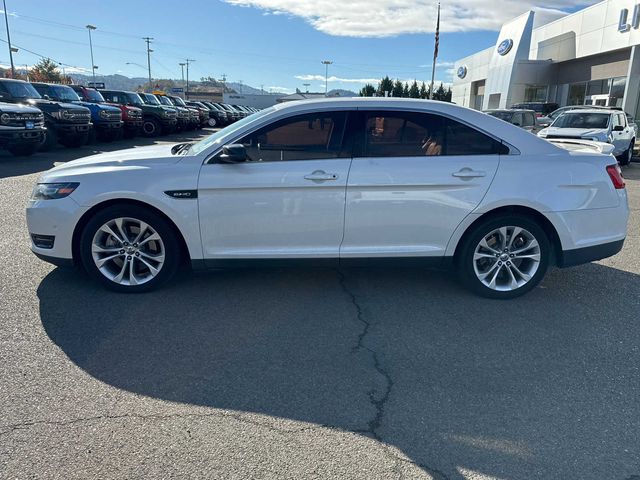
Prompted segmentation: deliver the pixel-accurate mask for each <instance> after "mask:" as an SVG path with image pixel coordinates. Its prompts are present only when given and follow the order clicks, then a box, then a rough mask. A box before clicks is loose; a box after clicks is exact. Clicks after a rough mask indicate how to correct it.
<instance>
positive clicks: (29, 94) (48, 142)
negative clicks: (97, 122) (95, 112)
mask: <svg viewBox="0 0 640 480" xmlns="http://www.w3.org/2000/svg"><path fill="white" fill-rule="evenodd" d="M0 101H2V102H10V103H25V104H27V105H31V106H34V107H37V108H39V109H40V110H41V111H42V113H43V114H44V123H45V127H46V132H45V136H44V140H43V141H42V143H41V144H40V149H41V150H49V149H51V148H53V146H54V145H57V144H58V143H61V144H62V145H64V146H65V147H79V146H81V145H84V144H85V143H87V140H88V139H89V131H90V129H91V112H90V111H89V109H88V108H86V107H83V106H81V105H76V104H73V103H68V102H55V101H53V100H47V99H44V98H42V97H41V96H40V94H39V93H38V91H37V90H36V89H35V88H34V87H33V85H31V84H30V83H27V82H25V81H23V80H13V79H8V78H0Z"/></svg>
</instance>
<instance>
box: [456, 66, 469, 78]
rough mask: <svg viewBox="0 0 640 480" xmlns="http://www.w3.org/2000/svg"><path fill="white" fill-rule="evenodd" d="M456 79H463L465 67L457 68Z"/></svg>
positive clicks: (465, 71) (465, 74)
mask: <svg viewBox="0 0 640 480" xmlns="http://www.w3.org/2000/svg"><path fill="white" fill-rule="evenodd" d="M457 75H458V78H460V79H463V78H464V77H466V76H467V67H466V66H465V65H462V66H461V67H460V68H458V73H457Z"/></svg>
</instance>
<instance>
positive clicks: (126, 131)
mask: <svg viewBox="0 0 640 480" xmlns="http://www.w3.org/2000/svg"><path fill="white" fill-rule="evenodd" d="M69 86H70V87H71V88H72V89H73V91H74V92H76V94H77V95H78V96H79V97H80V99H81V100H84V101H85V102H91V103H99V104H104V105H111V106H114V107H116V108H118V109H120V114H121V115H122V134H123V136H124V137H125V138H133V137H135V136H136V135H139V134H140V132H141V131H142V109H140V108H138V107H134V106H132V105H121V104H119V103H107V101H106V100H105V99H104V97H103V96H102V94H101V93H100V92H99V91H98V90H96V89H95V88H89V87H85V86H83V85H69Z"/></svg>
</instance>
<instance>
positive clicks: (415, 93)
mask: <svg viewBox="0 0 640 480" xmlns="http://www.w3.org/2000/svg"><path fill="white" fill-rule="evenodd" d="M409 97H411V98H420V89H419V88H418V82H417V81H415V80H414V81H413V83H412V84H411V87H410V88H409Z"/></svg>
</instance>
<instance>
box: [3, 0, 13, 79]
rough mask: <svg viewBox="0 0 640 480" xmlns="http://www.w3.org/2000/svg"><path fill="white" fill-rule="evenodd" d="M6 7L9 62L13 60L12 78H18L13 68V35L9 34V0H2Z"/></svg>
mask: <svg viewBox="0 0 640 480" xmlns="http://www.w3.org/2000/svg"><path fill="white" fill-rule="evenodd" d="M2 5H3V6H4V23H5V25H6V26H7V44H8V45H9V60H11V78H16V68H15V67H14V66H13V49H12V48H11V35H10V34H9V12H7V0H2Z"/></svg>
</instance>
